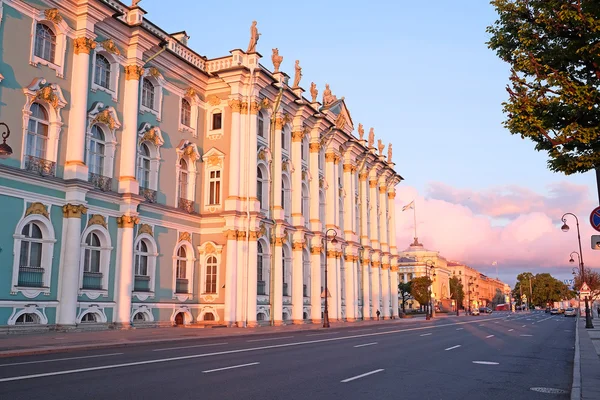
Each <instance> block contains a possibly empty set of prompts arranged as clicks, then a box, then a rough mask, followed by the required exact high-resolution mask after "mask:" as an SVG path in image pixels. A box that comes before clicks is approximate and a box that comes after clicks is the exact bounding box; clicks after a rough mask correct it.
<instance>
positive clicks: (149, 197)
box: [139, 186, 156, 203]
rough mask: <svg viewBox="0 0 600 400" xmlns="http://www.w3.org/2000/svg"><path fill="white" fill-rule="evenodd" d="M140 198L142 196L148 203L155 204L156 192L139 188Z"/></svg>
mask: <svg viewBox="0 0 600 400" xmlns="http://www.w3.org/2000/svg"><path fill="white" fill-rule="evenodd" d="M139 194H140V196H143V197H144V199H146V201H147V202H148V203H156V190H152V189H148V188H145V187H142V186H140V191H139Z"/></svg>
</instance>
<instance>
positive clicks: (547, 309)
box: [544, 307, 552, 314]
mask: <svg viewBox="0 0 600 400" xmlns="http://www.w3.org/2000/svg"><path fill="white" fill-rule="evenodd" d="M550 310H552V309H551V308H550V307H546V311H544V312H545V313H546V314H548V313H549V312H550Z"/></svg>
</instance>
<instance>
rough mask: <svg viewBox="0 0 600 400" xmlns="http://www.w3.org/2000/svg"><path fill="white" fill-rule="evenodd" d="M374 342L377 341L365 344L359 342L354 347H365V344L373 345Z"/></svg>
mask: <svg viewBox="0 0 600 400" xmlns="http://www.w3.org/2000/svg"><path fill="white" fill-rule="evenodd" d="M374 344H377V342H373V343H364V344H357V345H356V346H354V347H365V346H373V345H374Z"/></svg>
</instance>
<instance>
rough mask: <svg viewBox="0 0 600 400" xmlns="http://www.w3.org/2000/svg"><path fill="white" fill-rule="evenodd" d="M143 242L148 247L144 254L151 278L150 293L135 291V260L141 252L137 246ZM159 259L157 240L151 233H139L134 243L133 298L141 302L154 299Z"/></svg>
mask: <svg viewBox="0 0 600 400" xmlns="http://www.w3.org/2000/svg"><path fill="white" fill-rule="evenodd" d="M139 226H140V225H137V229H139ZM141 241H144V242H146V244H147V247H148V252H146V253H144V254H145V255H147V257H148V264H147V266H146V268H147V273H148V275H147V276H149V277H150V282H149V283H148V287H149V288H150V290H149V291H148V292H143V291H136V290H135V276H136V271H135V259H136V257H137V256H138V255H139V254H140V252H138V251H137V246H138V244H139V243H140V242H141ZM157 259H158V245H157V243H156V240H154V237H153V236H152V235H150V234H149V233H145V232H144V233H139V232H138V235H137V236H136V238H135V240H134V241H133V269H132V274H133V282H134V286H133V288H132V297H133V296H135V297H137V298H138V300H141V301H144V300H147V299H148V298H154V294H155V289H156V261H157Z"/></svg>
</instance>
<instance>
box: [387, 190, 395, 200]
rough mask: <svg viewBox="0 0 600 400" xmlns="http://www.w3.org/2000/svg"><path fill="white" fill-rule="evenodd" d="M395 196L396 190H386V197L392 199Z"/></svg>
mask: <svg viewBox="0 0 600 400" xmlns="http://www.w3.org/2000/svg"><path fill="white" fill-rule="evenodd" d="M395 198H396V191H395V190H394V191H393V192H388V199H390V200H394V199H395Z"/></svg>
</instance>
